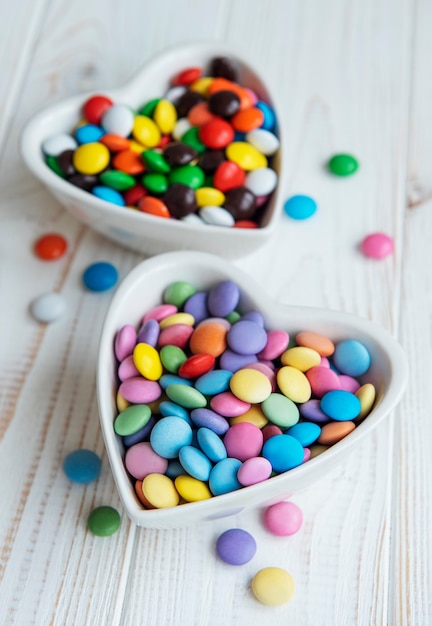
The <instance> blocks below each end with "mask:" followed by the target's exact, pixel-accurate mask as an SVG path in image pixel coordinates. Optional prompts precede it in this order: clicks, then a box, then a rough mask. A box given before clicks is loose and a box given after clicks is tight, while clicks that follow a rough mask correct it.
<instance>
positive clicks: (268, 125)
mask: <svg viewBox="0 0 432 626" xmlns="http://www.w3.org/2000/svg"><path fill="white" fill-rule="evenodd" d="M255 106H256V108H257V109H260V111H262V112H263V113H264V121H263V123H262V124H261V126H260V128H263V129H264V130H270V131H273V130H274V129H275V126H276V114H275V112H274V111H273V109H272V108H271V107H270V106H269V105H268V104H266V103H265V102H262V100H258V102H257V103H256V105H255Z"/></svg>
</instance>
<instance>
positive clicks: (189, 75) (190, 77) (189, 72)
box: [171, 67, 202, 87]
mask: <svg viewBox="0 0 432 626" xmlns="http://www.w3.org/2000/svg"><path fill="white" fill-rule="evenodd" d="M201 74H202V69H201V68H200V67H188V68H186V69H185V70H182V71H181V72H179V73H178V74H176V75H175V76H174V78H173V79H172V81H171V84H172V85H173V86H174V87H177V86H178V85H191V84H192V83H193V82H195V81H196V80H197V79H198V78H199V77H200V76H201Z"/></svg>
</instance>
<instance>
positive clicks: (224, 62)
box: [210, 57, 238, 82]
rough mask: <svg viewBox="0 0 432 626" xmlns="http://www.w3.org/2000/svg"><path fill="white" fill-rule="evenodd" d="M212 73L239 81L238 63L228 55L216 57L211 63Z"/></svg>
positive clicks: (212, 74)
mask: <svg viewBox="0 0 432 626" xmlns="http://www.w3.org/2000/svg"><path fill="white" fill-rule="evenodd" d="M210 75H211V76H220V77H222V78H227V79H228V80H232V81H234V82H238V71H237V67H236V64H235V63H234V62H233V61H232V59H230V58H228V57H215V58H214V59H213V60H212V62H211V65H210Z"/></svg>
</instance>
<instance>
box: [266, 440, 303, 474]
mask: <svg viewBox="0 0 432 626" xmlns="http://www.w3.org/2000/svg"><path fill="white" fill-rule="evenodd" d="M261 454H262V456H263V457H265V458H266V459H267V460H268V461H270V463H271V466H272V468H273V470H274V471H275V472H286V471H288V470H290V469H292V468H293V467H297V465H301V463H303V458H304V450H303V446H302V445H301V443H300V442H299V441H298V440H297V439H296V438H295V437H291V435H275V436H274V437H270V439H267V441H266V442H265V444H264V445H263V449H262V452H261Z"/></svg>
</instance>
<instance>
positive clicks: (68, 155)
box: [57, 150, 76, 177]
mask: <svg viewBox="0 0 432 626" xmlns="http://www.w3.org/2000/svg"><path fill="white" fill-rule="evenodd" d="M73 155H74V150H65V151H64V152H62V153H61V154H59V155H58V157H57V162H58V164H59V166H60V169H61V170H62V172H63V173H64V175H65V176H66V177H68V176H73V175H74V174H76V170H75V168H74V166H73V162H72V159H73Z"/></svg>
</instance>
